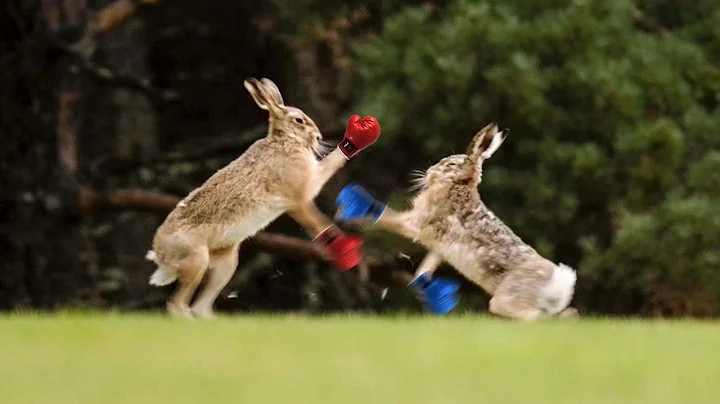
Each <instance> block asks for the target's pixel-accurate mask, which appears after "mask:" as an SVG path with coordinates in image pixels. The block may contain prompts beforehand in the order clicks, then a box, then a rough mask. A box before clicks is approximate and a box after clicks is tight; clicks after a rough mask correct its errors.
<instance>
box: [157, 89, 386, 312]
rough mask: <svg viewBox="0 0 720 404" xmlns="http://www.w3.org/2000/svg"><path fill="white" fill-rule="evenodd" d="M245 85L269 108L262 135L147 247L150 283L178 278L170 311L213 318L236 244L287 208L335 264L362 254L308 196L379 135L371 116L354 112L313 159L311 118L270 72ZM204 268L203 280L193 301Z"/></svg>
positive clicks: (346, 265) (185, 203)
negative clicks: (334, 141) (326, 150)
mask: <svg viewBox="0 0 720 404" xmlns="http://www.w3.org/2000/svg"><path fill="white" fill-rule="evenodd" d="M244 85H245V88H246V89H247V90H248V91H249V92H250V95H251V96H252V98H253V99H254V100H255V102H256V103H257V105H258V106H259V107H260V108H262V109H264V110H267V111H268V112H269V114H270V118H269V128H268V134H267V136H266V137H265V138H262V139H259V140H257V141H256V142H255V143H254V144H253V145H251V146H250V147H249V148H248V149H247V150H246V151H245V153H243V154H242V155H241V156H240V157H239V158H237V159H236V160H234V161H233V162H231V163H230V164H228V165H227V166H226V167H224V168H222V169H221V170H219V171H218V172H216V173H215V174H214V175H213V176H211V177H210V178H209V179H208V180H207V181H206V182H205V183H204V184H202V185H201V186H200V187H199V188H197V189H195V190H193V191H192V192H191V193H190V194H189V195H188V196H187V197H186V198H185V199H183V200H182V201H181V202H180V203H178V205H177V206H176V207H175V209H174V210H173V211H172V212H170V214H169V215H168V216H167V218H166V219H165V222H164V223H163V224H162V225H160V227H159V228H158V229H157V231H156V233H155V237H154V239H153V249H152V250H151V251H148V254H147V258H148V259H149V260H152V261H154V262H155V263H157V265H158V269H157V270H156V271H155V272H154V273H153V274H152V276H151V277H150V284H151V285H156V286H162V285H168V284H170V283H172V282H174V281H175V280H177V281H178V283H179V287H178V288H177V290H176V291H175V293H174V295H173V296H172V297H171V298H170V300H169V301H168V302H167V309H168V311H169V312H170V314H172V315H179V316H185V317H193V316H194V317H212V315H213V309H212V308H213V303H214V302H215V299H216V298H217V296H218V295H219V294H220V292H221V291H222V289H223V288H224V287H225V285H227V283H228V282H229V281H230V278H231V277H232V275H233V274H234V272H235V269H236V266H237V262H238V248H239V245H240V243H241V242H242V241H243V240H245V239H247V238H248V237H251V236H253V235H254V234H255V233H257V232H258V231H260V230H262V229H263V228H265V227H266V226H267V225H268V224H270V223H271V222H272V221H274V220H275V219H276V218H277V217H278V216H280V215H282V214H283V213H286V212H287V213H288V214H289V215H290V216H291V217H292V218H293V219H294V220H295V221H297V222H298V223H299V224H300V225H301V226H302V227H303V228H304V229H305V230H306V231H307V233H308V234H309V235H310V236H311V237H313V238H314V241H317V242H321V243H323V244H324V245H325V246H326V248H327V251H328V252H329V255H330V256H332V261H333V263H334V265H335V266H336V267H337V268H338V269H339V270H342V271H346V270H349V269H350V268H352V267H354V266H355V265H357V264H358V263H359V262H360V261H361V259H362V256H361V254H360V247H361V245H362V240H361V239H360V238H357V237H353V236H350V235H347V234H344V233H343V232H342V231H341V230H340V229H339V228H338V227H337V226H335V225H333V223H332V221H331V220H330V219H329V218H328V217H326V216H325V215H324V214H323V213H321V212H320V211H319V210H318V208H317V207H316V206H315V204H314V202H313V200H314V199H315V197H316V196H317V195H318V193H319V192H320V190H321V189H322V187H323V186H324V185H325V183H326V182H327V181H328V180H329V179H330V177H332V176H333V174H335V172H336V171H337V170H338V169H340V168H341V167H342V166H343V165H344V164H345V162H346V161H347V160H348V159H349V158H351V157H352V156H354V155H355V154H357V153H358V152H360V151H361V150H363V149H365V148H366V147H368V146H370V145H371V144H372V143H374V142H375V141H376V140H377V138H378V137H379V136H380V126H379V124H378V123H377V121H376V120H375V118H372V117H366V118H365V119H361V118H360V117H359V116H357V115H353V116H352V117H351V118H350V120H349V121H348V126H347V129H346V131H345V137H344V139H343V140H342V142H341V143H340V144H338V147H337V148H336V149H335V150H333V151H332V152H331V153H330V154H328V155H327V156H326V157H325V158H324V159H323V160H321V161H318V160H317V159H316V157H315V152H316V151H318V150H319V148H320V146H321V140H322V135H321V134H320V130H319V129H318V128H317V126H316V125H315V123H314V122H313V121H312V119H310V118H309V117H308V116H307V115H306V114H305V113H303V111H301V110H300V109H298V108H294V107H291V106H286V105H285V104H284V102H283V99H282V95H281V94H280V91H279V90H278V88H277V86H276V85H275V84H274V83H273V82H272V81H270V80H269V79H262V80H256V79H248V80H246V81H245V83H244ZM206 271H208V278H207V283H206V284H205V286H204V289H203V290H202V291H201V293H200V295H199V296H198V298H197V300H196V301H195V302H194V304H193V305H192V308H191V307H190V306H189V305H190V300H191V298H192V296H193V293H194V292H195V289H196V288H197V287H198V285H199V284H200V282H201V280H202V279H203V276H204V274H205V272H206Z"/></svg>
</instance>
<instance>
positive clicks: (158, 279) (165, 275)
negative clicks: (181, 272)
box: [145, 250, 177, 286]
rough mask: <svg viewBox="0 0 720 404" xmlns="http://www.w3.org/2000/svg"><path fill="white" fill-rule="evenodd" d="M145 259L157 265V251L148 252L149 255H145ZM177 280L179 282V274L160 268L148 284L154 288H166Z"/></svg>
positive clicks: (151, 276)
mask: <svg viewBox="0 0 720 404" xmlns="http://www.w3.org/2000/svg"><path fill="white" fill-rule="evenodd" d="M145 259H146V260H148V261H152V262H154V263H156V264H157V254H155V251H152V250H150V251H148V252H147V254H145ZM175 280H177V274H175V273H172V272H170V271H168V270H167V269H165V268H163V267H160V266H158V269H156V270H155V272H153V274H152V275H150V282H148V283H150V284H151V285H153V286H165V285H169V284H171V283H173V282H175Z"/></svg>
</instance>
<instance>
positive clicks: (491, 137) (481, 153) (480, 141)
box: [467, 123, 510, 164]
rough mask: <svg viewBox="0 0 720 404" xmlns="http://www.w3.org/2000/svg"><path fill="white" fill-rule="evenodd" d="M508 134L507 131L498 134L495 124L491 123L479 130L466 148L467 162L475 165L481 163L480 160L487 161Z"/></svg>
mask: <svg viewBox="0 0 720 404" xmlns="http://www.w3.org/2000/svg"><path fill="white" fill-rule="evenodd" d="M508 133H510V131H509V130H508V129H505V130H503V131H501V132H498V127H497V125H496V124H495V123H491V124H489V125H487V126H485V127H484V128H482V129H480V131H479V132H478V133H476V134H475V137H473V140H472V141H471V142H470V145H469V146H468V149H467V156H468V160H469V161H470V162H471V163H472V164H476V163H478V162H482V160H486V159H489V158H490V156H492V155H493V154H494V153H495V152H496V151H497V149H499V148H500V146H501V145H502V144H503V142H504V141H505V139H506V138H507V135H508Z"/></svg>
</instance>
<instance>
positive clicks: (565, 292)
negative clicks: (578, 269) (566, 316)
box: [543, 263, 577, 315]
mask: <svg viewBox="0 0 720 404" xmlns="http://www.w3.org/2000/svg"><path fill="white" fill-rule="evenodd" d="M576 281H577V273H575V270H574V269H572V268H570V267H569V266H567V265H565V264H562V263H560V264H558V265H557V266H556V267H555V271H554V272H553V275H552V278H551V279H550V283H548V284H547V285H545V287H544V288H543V297H544V298H545V302H544V304H543V309H545V310H546V311H547V312H548V313H549V314H551V315H552V314H557V313H559V312H561V311H563V310H565V308H566V307H567V306H568V305H569V304H570V301H571V300H572V298H573V294H574V293H575V282H576Z"/></svg>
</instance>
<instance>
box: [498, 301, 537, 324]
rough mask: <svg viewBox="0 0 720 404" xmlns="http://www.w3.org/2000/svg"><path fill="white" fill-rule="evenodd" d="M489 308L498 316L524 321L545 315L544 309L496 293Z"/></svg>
mask: <svg viewBox="0 0 720 404" xmlns="http://www.w3.org/2000/svg"><path fill="white" fill-rule="evenodd" d="M489 310H490V313H493V314H495V315H497V316H502V317H508V318H513V319H517V320H524V321H534V320H537V319H539V318H541V317H542V316H543V311H542V310H540V309H539V308H537V307H532V306H529V305H526V304H522V303H520V302H518V301H517V299H513V298H511V297H509V296H503V295H495V296H493V298H492V299H490V307H489Z"/></svg>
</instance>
